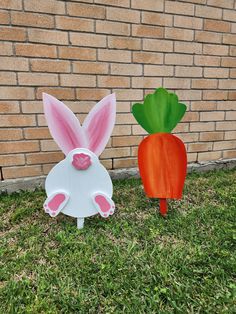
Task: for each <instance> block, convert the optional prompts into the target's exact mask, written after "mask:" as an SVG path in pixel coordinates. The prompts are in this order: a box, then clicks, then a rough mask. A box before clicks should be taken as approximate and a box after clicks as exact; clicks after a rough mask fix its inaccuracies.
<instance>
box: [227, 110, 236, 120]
mask: <svg viewBox="0 0 236 314" xmlns="http://www.w3.org/2000/svg"><path fill="white" fill-rule="evenodd" d="M225 119H226V120H236V111H227V112H226V114H225Z"/></svg>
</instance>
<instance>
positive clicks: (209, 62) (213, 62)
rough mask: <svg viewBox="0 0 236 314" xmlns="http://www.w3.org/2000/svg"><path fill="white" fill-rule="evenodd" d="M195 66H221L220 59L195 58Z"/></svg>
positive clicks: (208, 57) (209, 57)
mask: <svg viewBox="0 0 236 314" xmlns="http://www.w3.org/2000/svg"><path fill="white" fill-rule="evenodd" d="M194 64H195V65H200V66H219V65H220V57H212V56H194Z"/></svg>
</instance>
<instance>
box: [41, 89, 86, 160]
mask: <svg viewBox="0 0 236 314" xmlns="http://www.w3.org/2000/svg"><path fill="white" fill-rule="evenodd" d="M43 102H44V112H45V116H46V119H47V123H48V127H49V130H50V132H51V134H52V137H53V138H54V139H55V141H56V142H57V144H58V145H59V146H60V148H61V150H62V151H63V152H64V153H65V154H66V155H67V154H68V153H69V152H70V151H71V150H72V149H75V148H79V147H87V141H86V138H85V135H84V130H83V128H82V127H81V125H80V123H79V120H78V119H77V118H76V116H75V115H74V114H73V112H72V111H71V110H70V109H69V108H67V107H66V106H65V105H64V104H63V103H62V102H61V101H59V100H57V99H56V98H54V97H53V96H51V95H48V94H45V93H44V94H43Z"/></svg>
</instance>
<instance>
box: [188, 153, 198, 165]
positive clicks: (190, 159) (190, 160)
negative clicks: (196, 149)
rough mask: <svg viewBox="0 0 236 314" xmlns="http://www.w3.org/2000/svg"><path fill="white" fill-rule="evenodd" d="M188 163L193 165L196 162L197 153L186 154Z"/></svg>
mask: <svg viewBox="0 0 236 314" xmlns="http://www.w3.org/2000/svg"><path fill="white" fill-rule="evenodd" d="M187 161H188V163H194V162H196V161H197V153H187Z"/></svg>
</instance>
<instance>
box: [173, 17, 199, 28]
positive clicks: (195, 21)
mask: <svg viewBox="0 0 236 314" xmlns="http://www.w3.org/2000/svg"><path fill="white" fill-rule="evenodd" d="M174 26H177V27H183V28H188V29H202V26H203V19H201V18H198V17H192V16H191V17H190V16H181V15H175V16H174Z"/></svg>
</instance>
